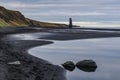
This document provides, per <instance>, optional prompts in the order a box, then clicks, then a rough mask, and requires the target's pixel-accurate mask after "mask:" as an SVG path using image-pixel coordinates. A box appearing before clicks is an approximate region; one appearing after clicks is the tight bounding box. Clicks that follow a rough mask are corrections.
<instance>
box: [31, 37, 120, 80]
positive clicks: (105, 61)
mask: <svg viewBox="0 0 120 80" xmlns="http://www.w3.org/2000/svg"><path fill="white" fill-rule="evenodd" d="M119 41H120V38H102V39H83V40H70V41H55V43H54V44H50V45H45V46H39V47H35V48H32V49H30V50H29V53H30V54H31V55H33V56H37V57H40V58H42V59H45V60H48V61H50V62H51V63H53V64H56V65H61V64H62V63H64V62H65V61H70V60H71V61H74V62H75V63H76V62H78V61H80V60H84V59H92V60H94V61H95V62H96V63H97V65H98V68H97V69H96V71H95V72H84V71H81V70H78V69H77V68H76V69H75V70H74V71H73V72H69V71H68V72H67V78H68V80H120V76H119V75H120V42H119Z"/></svg>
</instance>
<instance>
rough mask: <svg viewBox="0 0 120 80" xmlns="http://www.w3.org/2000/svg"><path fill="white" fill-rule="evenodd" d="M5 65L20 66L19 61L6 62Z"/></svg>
mask: <svg viewBox="0 0 120 80" xmlns="http://www.w3.org/2000/svg"><path fill="white" fill-rule="evenodd" d="M7 64H11V65H12V64H14V65H20V64H21V63H20V61H14V62H8V63H7Z"/></svg>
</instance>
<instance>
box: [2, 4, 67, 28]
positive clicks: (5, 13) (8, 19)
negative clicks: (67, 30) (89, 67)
mask: <svg viewBox="0 0 120 80" xmlns="http://www.w3.org/2000/svg"><path fill="white" fill-rule="evenodd" d="M14 26H15V27H29V26H31V27H67V25H65V24H57V23H48V22H40V21H36V20H32V19H29V18H26V17H25V16H24V15H23V14H22V13H21V12H19V11H14V10H8V9H6V8H4V7H2V6H0V27H14Z"/></svg>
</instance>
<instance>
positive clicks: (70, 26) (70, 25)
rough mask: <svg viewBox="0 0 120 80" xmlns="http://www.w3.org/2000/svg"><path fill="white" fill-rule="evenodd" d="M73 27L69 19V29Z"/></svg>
mask: <svg viewBox="0 0 120 80" xmlns="http://www.w3.org/2000/svg"><path fill="white" fill-rule="evenodd" d="M72 27H73V25H72V18H69V28H72Z"/></svg>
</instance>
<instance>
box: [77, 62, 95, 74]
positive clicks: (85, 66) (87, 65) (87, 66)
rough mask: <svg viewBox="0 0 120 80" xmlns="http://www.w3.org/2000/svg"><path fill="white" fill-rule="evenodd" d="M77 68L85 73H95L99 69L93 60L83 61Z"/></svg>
mask: <svg viewBox="0 0 120 80" xmlns="http://www.w3.org/2000/svg"><path fill="white" fill-rule="evenodd" d="M76 66H77V68H79V69H80V70H83V71H85V72H94V71H95V70H96V68H97V64H96V63H95V61H93V60H83V61H79V62H78V63H77V64H76Z"/></svg>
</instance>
